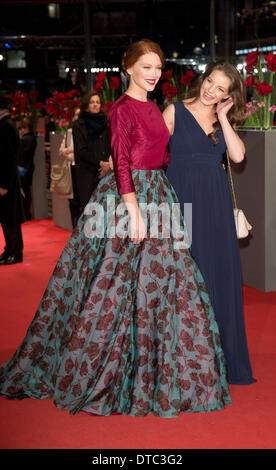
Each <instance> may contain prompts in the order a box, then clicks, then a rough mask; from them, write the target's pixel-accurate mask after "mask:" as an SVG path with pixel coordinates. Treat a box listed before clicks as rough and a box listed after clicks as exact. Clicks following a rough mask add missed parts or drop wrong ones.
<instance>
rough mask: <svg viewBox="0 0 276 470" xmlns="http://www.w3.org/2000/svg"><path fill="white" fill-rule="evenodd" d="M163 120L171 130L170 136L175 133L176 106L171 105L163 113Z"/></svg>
mask: <svg viewBox="0 0 276 470" xmlns="http://www.w3.org/2000/svg"><path fill="white" fill-rule="evenodd" d="M163 118H164V121H165V123H166V126H167V128H168V129H169V133H170V135H173V133H174V105H173V104H169V106H167V108H166V109H165V110H164V111H163Z"/></svg>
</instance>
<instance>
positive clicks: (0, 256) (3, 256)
mask: <svg viewBox="0 0 276 470" xmlns="http://www.w3.org/2000/svg"><path fill="white" fill-rule="evenodd" d="M8 256H9V255H7V253H6V252H5V251H3V253H2V254H1V255H0V261H3V260H4V259H7V257H8Z"/></svg>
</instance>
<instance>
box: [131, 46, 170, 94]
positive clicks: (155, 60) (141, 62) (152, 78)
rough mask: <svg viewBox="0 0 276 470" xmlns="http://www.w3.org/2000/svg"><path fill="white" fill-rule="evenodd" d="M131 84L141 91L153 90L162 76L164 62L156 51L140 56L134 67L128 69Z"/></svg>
mask: <svg viewBox="0 0 276 470" xmlns="http://www.w3.org/2000/svg"><path fill="white" fill-rule="evenodd" d="M127 73H128V75H129V76H130V85H131V86H132V87H134V88H136V89H137V91H140V92H145V91H146V92H149V91H153V90H154V88H155V85H156V83H157V82H158V80H159V78H160V77H161V73H162V63H161V60H160V58H159V56H158V55H157V54H155V52H148V53H147V54H143V55H141V56H140V57H139V59H138V60H137V61H136V62H135V64H134V65H132V67H129V68H128V69H127Z"/></svg>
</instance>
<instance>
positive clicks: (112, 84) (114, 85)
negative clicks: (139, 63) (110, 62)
mask: <svg viewBox="0 0 276 470" xmlns="http://www.w3.org/2000/svg"><path fill="white" fill-rule="evenodd" d="M119 86H120V79H119V78H118V77H111V79H110V88H111V89H112V90H117V89H118V88H119Z"/></svg>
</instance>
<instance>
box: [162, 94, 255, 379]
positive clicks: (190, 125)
mask: <svg viewBox="0 0 276 470" xmlns="http://www.w3.org/2000/svg"><path fill="white" fill-rule="evenodd" d="M217 137H218V144H217V145H214V143H213V141H212V140H211V139H210V138H209V137H208V136H207V135H206V133H205V132H204V131H203V129H202V128H201V126H200V125H199V124H198V122H197V120H196V119H195V117H194V116H193V114H192V113H191V112H190V111H189V110H188V109H187V108H186V107H185V105H184V104H183V102H177V103H175V129H174V134H173V135H172V136H171V138H170V154H171V157H170V165H169V168H168V170H167V177H168V179H169V181H170V183H171V184H172V186H173V187H174V189H175V192H176V194H177V197H178V199H179V202H180V204H181V207H182V209H183V207H184V206H183V205H184V203H192V225H191V228H192V234H191V237H192V245H191V248H192V254H193V257H194V259H195V262H196V263H197V265H198V266H199V269H200V271H201V273H202V275H203V278H204V280H205V283H206V286H207V290H208V293H209V296H210V299H211V303H212V305H213V308H214V311H215V315H216V320H217V322H218V326H219V329H220V334H221V340H222V347H223V350H224V354H225V358H226V363H227V368H228V380H229V383H231V384H239V385H245V384H251V383H252V382H255V379H254V378H253V376H252V369H251V365H250V359H249V354H248V347H247V339H246V332H245V324H244V312H243V298H242V279H241V267H240V257H239V248H238V241H237V236H236V230H235V222H234V217H233V204H232V199H231V192H230V187H229V183H228V178H227V173H226V171H225V170H224V168H223V166H222V161H223V154H224V153H225V150H226V144H225V140H224V136H223V132H222V131H221V130H218V131H217ZM184 218H185V211H184Z"/></svg>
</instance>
